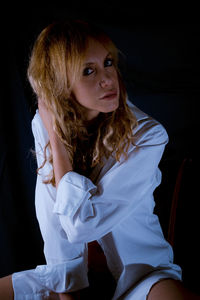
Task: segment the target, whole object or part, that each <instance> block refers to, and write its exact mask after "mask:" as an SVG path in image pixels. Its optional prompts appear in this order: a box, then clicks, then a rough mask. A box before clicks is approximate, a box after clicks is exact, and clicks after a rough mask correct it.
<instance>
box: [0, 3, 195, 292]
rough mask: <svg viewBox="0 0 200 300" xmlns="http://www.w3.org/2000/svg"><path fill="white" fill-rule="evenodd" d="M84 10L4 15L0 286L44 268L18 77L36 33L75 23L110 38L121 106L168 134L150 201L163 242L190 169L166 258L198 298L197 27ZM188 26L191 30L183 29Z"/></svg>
mask: <svg viewBox="0 0 200 300" xmlns="http://www.w3.org/2000/svg"><path fill="white" fill-rule="evenodd" d="M91 3H92V2H91ZM91 3H89V4H88V5H87V3H85V2H84V4H83V2H80V3H78V2H76V3H75V4H74V5H72V4H71V6H69V5H68V6H66V5H63V6H60V7H56V6H55V4H54V5H52V4H51V3H49V4H48V6H46V7H44V8H41V7H40V10H38V7H36V6H35V7H34V6H33V7H31V9H29V8H28V7H26V6H24V7H23V9H22V10H21V9H20V8H19V7H17V9H16V10H15V8H13V9H12V13H11V10H10V9H9V8H8V10H6V11H5V14H6V16H7V18H6V21H5V22H4V27H2V29H3V35H2V36H3V37H2V39H3V40H4V43H3V47H2V50H3V55H2V72H1V73H2V75H3V79H2V88H1V102H0V103H1V106H0V277H1V276H5V275H7V274H10V273H12V272H16V271H20V270H25V269H30V268H34V267H35V266H36V265H38V264H43V263H45V261H44V257H43V252H42V249H43V242H42V239H41V235H40V231H39V226H38V223H37V220H36V217H35V207H34V191H35V180H36V173H35V170H36V163H35V159H34V157H33V155H32V153H31V149H34V141H33V136H32V132H31V120H32V118H33V115H34V112H35V109H36V105H35V99H34V96H33V94H32V91H31V89H30V86H29V83H28V81H27V78H26V68H27V63H28V57H29V54H30V49H31V46H32V44H33V41H34V39H35V38H36V36H37V34H38V33H39V32H40V30H41V29H42V28H43V27H44V26H45V25H46V24H48V23H49V22H51V21H54V20H57V19H64V18H67V17H76V18H84V19H86V20H87V19H88V20H91V21H93V22H95V23H97V24H98V25H100V26H101V27H102V28H103V29H104V30H106V31H107V32H108V33H109V34H110V36H111V37H112V38H113V40H114V42H115V43H116V45H117V46H118V48H120V50H121V51H122V55H121V71H122V74H123V75H124V78H125V82H126V85H127V89H128V94H129V98H130V100H131V101H132V102H133V103H135V104H136V105H137V106H138V107H139V108H141V109H142V110H144V111H145V112H147V113H149V114H150V115H152V116H153V117H154V118H156V119H157V120H158V121H160V122H161V123H162V124H163V125H164V127H165V128H166V130H167V132H168V134H169V144H168V145H167V147H166V150H165V153H164V156H163V158H162V161H161V164H160V168H161V170H162V174H163V180H162V183H161V185H160V187H159V188H158V189H157V190H156V192H155V198H156V203H157V207H156V213H158V215H159V217H160V220H161V224H162V227H163V231H164V234H165V236H166V237H167V227H168V219H169V211H170V205H171V199H172V194H173V189H174V185H175V180H176V176H177V172H178V169H179V167H180V164H181V162H182V160H183V159H184V158H188V159H189V162H188V163H187V165H186V168H185V172H184V176H183V180H182V184H181V192H180V197H179V206H178V210H177V223H176V235H175V245H174V252H175V261H176V262H177V263H179V264H180V265H181V266H182V268H183V277H184V281H185V283H186V285H187V286H189V287H190V288H191V289H192V290H194V291H197V292H200V290H199V285H198V278H197V275H195V274H197V272H196V271H195V270H196V269H199V268H200V263H199V253H200V246H199V242H198V236H199V225H200V222H199V209H198V202H199V194H198V190H197V178H198V176H199V171H198V169H197V164H198V163H199V160H198V159H197V158H198V157H197V154H198V151H197V150H196V149H198V138H199V111H198V109H199V105H198V103H199V94H200V86H199V79H200V74H199V67H200V59H199V53H200V51H199V50H200V49H199V48H200V42H199V38H200V26H199V24H198V20H197V19H196V14H195V9H194V10H191V11H188V10H187V9H185V10H184V14H183V13H182V10H181V9H179V10H177V11H174V10H170V9H168V10H167V9H166V11H167V14H166V15H165V16H164V15H163V14H162V12H163V9H161V10H160V11H159V13H156V12H154V10H153V9H152V10H151V13H149V12H150V11H149V9H148V7H147V8H146V10H144V9H143V8H142V7H138V6H137V7H136V6H135V7H134V5H133V4H132V6H131V7H130V4H129V6H128V5H124V6H122V2H120V1H119V2H114V1H110V2H109V3H105V4H104V5H102V4H103V3H102V2H101V4H99V7H94V6H93V5H92V4H91ZM123 3H124V4H125V2H124V1H123ZM113 7H114V8H113ZM172 11H173V13H171V12H172ZM180 12H181V13H180ZM177 16H179V18H177ZM180 16H181V17H180ZM186 16H187V18H185V17H186ZM188 16H192V20H191V19H190V21H188V20H189V19H188ZM186 20H187V21H186ZM133 230H134V229H133Z"/></svg>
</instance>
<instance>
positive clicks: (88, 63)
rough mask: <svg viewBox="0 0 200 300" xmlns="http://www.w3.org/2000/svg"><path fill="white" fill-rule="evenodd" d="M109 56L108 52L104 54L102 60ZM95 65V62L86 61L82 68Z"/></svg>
mask: <svg viewBox="0 0 200 300" xmlns="http://www.w3.org/2000/svg"><path fill="white" fill-rule="evenodd" d="M110 55H111V53H110V52H108V53H107V54H106V56H105V58H104V60H105V59H106V58H107V57H108V56H110ZM94 64H95V62H92V61H91V62H90V61H88V62H85V63H84V64H83V66H91V65H94Z"/></svg>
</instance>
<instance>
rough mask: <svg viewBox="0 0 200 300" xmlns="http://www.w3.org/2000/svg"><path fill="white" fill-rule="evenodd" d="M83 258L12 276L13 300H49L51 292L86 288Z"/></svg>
mask: <svg viewBox="0 0 200 300" xmlns="http://www.w3.org/2000/svg"><path fill="white" fill-rule="evenodd" d="M83 259H84V258H83V257H79V258H77V259H75V260H72V261H68V262H66V263H62V264H57V265H40V266H37V268H36V269H33V270H27V271H22V272H17V273H14V274H13V275H12V282H13V289H14V299H15V300H25V299H33V300H36V299H37V300H40V299H51V298H49V297H50V294H51V292H52V291H53V292H55V293H65V292H72V291H78V290H80V289H83V288H86V287H87V286H88V285H89V283H88V276H87V271H88V270H87V266H86V264H85V262H84V261H83Z"/></svg>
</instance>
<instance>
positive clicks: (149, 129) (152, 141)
mask: <svg viewBox="0 0 200 300" xmlns="http://www.w3.org/2000/svg"><path fill="white" fill-rule="evenodd" d="M127 104H128V106H129V108H130V109H131V111H132V112H133V114H134V115H135V117H136V120H137V126H136V127H135V128H134V129H133V134H134V138H135V144H136V145H157V144H166V143H167V142H168V139H169V137H168V134H167V131H166V129H165V128H164V126H163V125H162V124H161V123H160V122H159V121H157V120H156V119H154V118H153V117H151V116H150V115H149V114H147V113H145V112H143V111H142V110H141V109H139V108H138V107H137V106H136V105H134V104H133V103H132V102H131V101H130V100H127Z"/></svg>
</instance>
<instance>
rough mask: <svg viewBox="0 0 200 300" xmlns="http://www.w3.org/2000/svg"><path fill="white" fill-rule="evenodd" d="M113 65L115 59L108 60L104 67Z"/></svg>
mask: <svg viewBox="0 0 200 300" xmlns="http://www.w3.org/2000/svg"><path fill="white" fill-rule="evenodd" d="M112 65H113V59H112V58H107V59H106V60H105V62H104V67H111V66H112Z"/></svg>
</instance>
